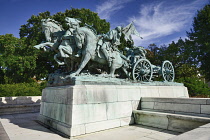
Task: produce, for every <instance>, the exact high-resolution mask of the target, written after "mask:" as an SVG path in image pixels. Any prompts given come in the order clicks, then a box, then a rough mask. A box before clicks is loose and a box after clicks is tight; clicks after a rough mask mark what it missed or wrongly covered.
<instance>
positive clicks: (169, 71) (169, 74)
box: [161, 60, 175, 82]
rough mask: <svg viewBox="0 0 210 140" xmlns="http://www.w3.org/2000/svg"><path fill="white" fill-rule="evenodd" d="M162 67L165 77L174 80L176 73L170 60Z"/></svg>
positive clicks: (167, 79)
mask: <svg viewBox="0 0 210 140" xmlns="http://www.w3.org/2000/svg"><path fill="white" fill-rule="evenodd" d="M161 69H162V75H163V79H164V80H165V81H168V82H173V81H174V77H175V73H174V67H173V65H172V63H171V62H170V61H168V60H166V61H164V62H163V64H162V68H161Z"/></svg>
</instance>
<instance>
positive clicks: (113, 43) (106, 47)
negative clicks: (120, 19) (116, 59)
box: [98, 26, 122, 67]
mask: <svg viewBox="0 0 210 140" xmlns="http://www.w3.org/2000/svg"><path fill="white" fill-rule="evenodd" d="M121 35H122V27H121V26H117V27H116V28H115V29H113V30H111V31H109V32H108V33H106V34H104V35H102V36H101V37H102V41H99V43H98V44H99V45H100V46H101V50H102V52H103V54H104V56H105V58H106V60H107V62H108V64H109V67H111V64H112V59H111V57H110V55H109V53H110V48H111V47H112V49H113V50H117V46H118V45H120V37H121Z"/></svg>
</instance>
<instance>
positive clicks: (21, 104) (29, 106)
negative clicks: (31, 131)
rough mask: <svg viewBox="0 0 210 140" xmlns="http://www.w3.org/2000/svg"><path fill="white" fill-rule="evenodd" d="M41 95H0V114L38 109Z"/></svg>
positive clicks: (37, 110)
mask: <svg viewBox="0 0 210 140" xmlns="http://www.w3.org/2000/svg"><path fill="white" fill-rule="evenodd" d="M40 103H41V96H19V97H0V115H4V114H16V113H28V112H39V111H40Z"/></svg>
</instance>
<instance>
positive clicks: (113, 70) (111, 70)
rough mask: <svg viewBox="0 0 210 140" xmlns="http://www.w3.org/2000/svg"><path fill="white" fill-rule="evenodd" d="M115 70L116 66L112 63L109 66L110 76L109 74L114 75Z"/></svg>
mask: <svg viewBox="0 0 210 140" xmlns="http://www.w3.org/2000/svg"><path fill="white" fill-rule="evenodd" d="M115 70H116V67H114V65H112V66H111V68H110V76H111V77H112V78H114V77H115V75H114V73H115Z"/></svg>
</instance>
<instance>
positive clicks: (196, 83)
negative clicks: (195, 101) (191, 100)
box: [177, 77, 210, 97]
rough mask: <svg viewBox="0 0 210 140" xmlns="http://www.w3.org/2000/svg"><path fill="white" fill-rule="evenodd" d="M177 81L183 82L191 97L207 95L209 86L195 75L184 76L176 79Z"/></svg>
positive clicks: (209, 94)
mask: <svg viewBox="0 0 210 140" xmlns="http://www.w3.org/2000/svg"><path fill="white" fill-rule="evenodd" d="M177 82H181V83H183V84H184V85H185V86H186V87H187V88H188V93H189V95H190V96H191V97H193V96H197V97H209V96H210V88H209V87H208V85H207V84H206V83H205V82H204V81H203V80H201V79H199V78H197V77H185V78H179V79H177Z"/></svg>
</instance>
